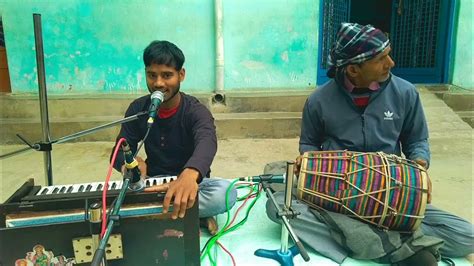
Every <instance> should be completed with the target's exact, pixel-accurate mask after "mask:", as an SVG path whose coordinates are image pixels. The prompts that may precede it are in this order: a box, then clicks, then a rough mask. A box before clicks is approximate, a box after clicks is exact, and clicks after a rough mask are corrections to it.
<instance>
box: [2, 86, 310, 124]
mask: <svg viewBox="0 0 474 266" xmlns="http://www.w3.org/2000/svg"><path fill="white" fill-rule="evenodd" d="M310 93H311V91H310V90H305V91H297V92H283V91H280V92H271V93H263V92H255V93H254V92H240V93H230V92H229V93H226V94H225V96H224V98H223V100H222V102H216V97H215V95H213V94H202V93H201V94H192V95H193V96H195V97H196V98H198V99H199V101H200V102H201V103H203V104H204V105H205V106H206V107H208V108H209V109H210V110H211V111H212V112H213V113H241V112H301V111H302V109H303V105H304V102H305V101H306V98H307V97H308V95H309V94H310ZM138 97H140V95H128V94H127V95H121V94H118V95H113V94H107V95H92V96H89V95H66V96H56V95H55V96H49V97H48V113H49V117H50V118H64V117H68V118H69V117H89V116H92V117H94V116H123V114H124V113H125V110H126V109H127V107H128V105H129V104H130V103H131V102H132V101H133V100H134V99H136V98H138ZM0 105H1V114H0V117H1V118H39V117H40V107H39V98H38V96H37V95H0Z"/></svg>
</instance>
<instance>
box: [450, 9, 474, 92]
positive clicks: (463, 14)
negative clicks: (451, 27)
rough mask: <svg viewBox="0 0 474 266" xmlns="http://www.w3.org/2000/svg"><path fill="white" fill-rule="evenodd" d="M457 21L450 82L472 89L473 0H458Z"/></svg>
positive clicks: (473, 84) (473, 87) (473, 88)
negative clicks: (451, 79)
mask: <svg viewBox="0 0 474 266" xmlns="http://www.w3.org/2000/svg"><path fill="white" fill-rule="evenodd" d="M458 2H459V9H458V12H459V14H458V21H457V27H456V29H455V35H454V36H455V37H454V38H455V45H454V62H453V63H454V64H453V81H452V83H453V84H455V85H457V86H460V87H463V88H466V89H471V90H474V72H473V70H474V69H473V63H474V55H473V51H474V45H473V41H472V40H473V38H474V16H473V15H472V14H473V11H474V10H473V0H459V1H458Z"/></svg>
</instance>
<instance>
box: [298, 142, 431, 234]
mask: <svg viewBox="0 0 474 266" xmlns="http://www.w3.org/2000/svg"><path fill="white" fill-rule="evenodd" d="M428 182H429V180H428V175H427V173H426V170H425V169H424V168H423V167H421V166H419V165H418V164H416V163H415V162H413V161H410V160H406V159H403V158H401V157H398V156H395V155H388V154H385V153H382V152H377V153H360V152H350V151H316V152H306V153H304V154H303V159H302V162H301V168H300V174H299V180H298V188H297V197H298V199H300V200H301V201H304V202H306V203H307V204H309V205H310V206H312V207H315V208H323V209H326V210H329V211H333V212H339V213H343V214H347V215H349V216H351V217H354V218H358V219H360V220H362V221H365V222H367V223H371V224H373V225H376V226H378V227H380V228H384V229H391V230H397V231H407V232H408V231H414V230H416V229H417V228H418V226H419V225H420V224H421V221H422V219H423V217H424V213H425V209H426V204H427V199H428Z"/></svg>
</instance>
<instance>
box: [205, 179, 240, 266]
mask: <svg viewBox="0 0 474 266" xmlns="http://www.w3.org/2000/svg"><path fill="white" fill-rule="evenodd" d="M237 181H239V180H238V179H235V180H234V181H233V182H232V183H231V184H230V185H229V186H228V187H227V190H226V192H225V208H226V212H227V221H226V225H225V226H224V228H226V227H227V224H228V223H229V220H230V208H229V193H230V190H231V188H232V187H233V186H234V184H235V183H237ZM221 231H222V230H221ZM221 231H219V232H218V233H217V234H219V233H220V232H221ZM217 234H216V235H217ZM211 239H212V237H211ZM208 241H209V240H208ZM206 245H207V244H206ZM206 253H207V249H206V252H205V253H203V254H201V259H200V260H201V261H202V260H203V259H204V257H205V256H204V254H206ZM211 262H212V260H211Z"/></svg>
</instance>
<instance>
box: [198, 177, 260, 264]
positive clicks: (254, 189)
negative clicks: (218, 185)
mask: <svg viewBox="0 0 474 266" xmlns="http://www.w3.org/2000/svg"><path fill="white" fill-rule="evenodd" d="M237 181H239V180H235V181H234V182H232V184H231V185H229V187H228V188H227V191H226V209H227V221H226V223H225V225H224V227H223V228H222V229H221V230H220V231H219V232H218V233H217V234H216V235H215V236H213V237H211V238H210V239H209V240H208V242H207V243H206V245H205V247H206V246H207V247H206V248H205V249H206V250H205V252H203V253H202V254H201V261H202V260H203V259H204V258H205V257H206V255H207V256H208V257H209V260H210V261H211V264H212V265H216V262H215V261H214V260H213V259H212V256H211V254H210V250H211V249H212V247H213V246H214V245H215V243H216V242H217V240H218V239H219V238H220V237H222V236H223V235H225V234H227V233H229V232H232V231H234V230H236V229H237V228H239V227H240V226H242V225H243V224H244V223H245V222H246V221H247V219H248V216H249V214H250V211H251V209H252V208H253V206H254V205H255V203H256V202H257V200H258V199H259V198H260V196H261V193H260V190H259V189H258V186H256V185H253V186H251V187H249V186H238V187H236V188H237V189H240V188H250V189H251V191H250V192H249V194H248V195H247V196H246V197H244V199H245V198H248V197H250V196H251V194H252V192H254V193H256V197H255V198H254V200H253V201H252V202H251V203H250V206H249V207H248V208H247V211H246V216H245V218H244V219H242V221H240V222H239V223H237V224H236V225H234V226H232V227H230V228H229V229H225V228H227V226H228V224H229V220H230V210H229V206H228V203H229V202H228V200H229V198H228V196H229V192H230V188H232V185H234V184H235V183H236V182H237ZM215 254H216V258H217V251H216V253H215Z"/></svg>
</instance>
